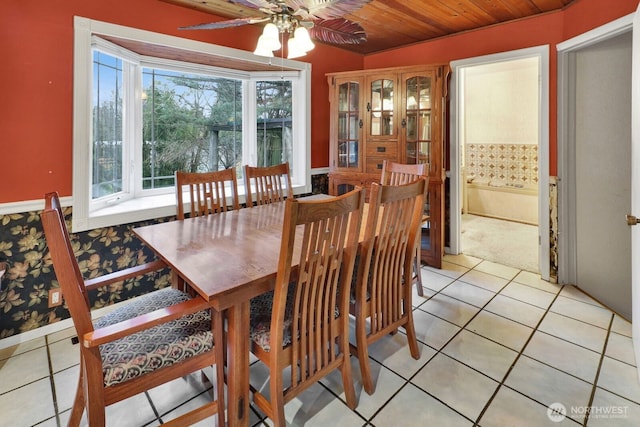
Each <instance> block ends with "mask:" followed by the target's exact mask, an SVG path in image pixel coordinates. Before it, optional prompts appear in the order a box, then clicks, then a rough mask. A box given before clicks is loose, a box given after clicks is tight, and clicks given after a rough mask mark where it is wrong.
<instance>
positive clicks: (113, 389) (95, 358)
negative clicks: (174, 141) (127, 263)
mask: <svg viewBox="0 0 640 427" xmlns="http://www.w3.org/2000/svg"><path fill="white" fill-rule="evenodd" d="M41 218H42V225H43V228H44V232H45V236H46V240H47V245H48V247H49V253H50V255H51V259H52V261H53V268H54V271H55V273H56V277H57V279H58V282H59V284H60V287H61V289H62V295H63V297H64V300H65V302H66V304H67V307H68V308H69V311H70V313H71V318H72V319H73V324H74V326H75V329H76V333H77V334H78V338H79V341H80V344H79V347H80V378H79V380H78V386H77V390H76V396H75V400H74V403H73V408H72V410H71V416H70V419H69V425H70V426H78V425H79V424H80V420H81V419H82V415H83V412H85V411H86V417H87V423H88V424H89V425H90V426H92V427H96V426H104V425H105V407H106V406H108V405H111V404H113V403H116V402H119V401H121V400H124V399H127V398H129V397H131V396H134V395H136V394H139V393H142V392H144V391H146V390H149V389H152V388H154V387H157V386H159V385H161V384H164V383H167V382H169V381H172V380H174V379H177V378H181V377H184V376H186V375H188V374H191V373H193V372H197V371H200V370H202V369H205V368H209V367H211V366H212V365H214V364H215V365H216V376H217V384H216V386H217V390H216V396H217V397H216V399H214V400H213V401H211V402H208V403H207V404H205V405H203V406H200V407H199V408H196V409H194V410H192V411H190V412H188V413H185V414H183V415H181V416H179V417H177V418H174V419H172V420H169V421H168V422H166V423H165V424H164V425H190V424H192V423H194V422H197V421H199V420H202V419H205V418H208V417H211V416H213V415H215V414H217V415H218V423H219V425H224V367H223V353H222V349H221V348H222V346H221V345H214V335H215V337H216V338H218V337H222V336H223V335H222V333H223V331H222V321H221V316H220V315H219V314H218V313H217V312H216V311H215V310H213V309H210V308H209V304H208V302H207V301H205V300H204V299H202V298H200V297H196V298H191V297H190V296H189V295H187V294H185V293H183V292H181V291H179V290H177V289H173V288H164V289H161V290H158V291H153V292H150V293H148V294H145V295H143V296H141V297H137V298H134V299H133V300H131V301H130V302H128V303H126V304H125V305H123V306H121V307H119V308H117V309H115V310H114V311H112V312H110V313H109V314H107V315H105V316H103V317H101V318H99V319H97V320H95V321H92V320H91V311H90V309H91V307H90V304H89V292H90V291H92V290H96V289H98V288H101V287H104V286H107V285H110V284H113V283H117V282H122V281H123V280H125V279H128V278H133V277H137V276H141V275H144V274H147V273H151V272H154V271H158V270H161V269H163V268H164V267H166V265H165V263H164V262H162V261H154V262H149V263H146V264H143V265H140V266H137V267H130V268H127V269H124V270H120V271H118V272H114V273H110V274H106V275H104V276H101V277H96V278H93V279H90V280H84V279H83V277H82V274H81V272H80V268H79V266H78V262H77V260H76V257H75V255H74V252H73V246H72V244H71V240H70V238H69V234H68V231H67V227H66V224H65V220H64V215H63V213H62V209H61V206H60V201H59V198H58V194H57V193H49V194H47V195H46V196H45V208H44V211H43V212H42V214H41ZM212 317H214V319H212ZM212 320H213V322H212ZM212 325H213V327H212ZM221 340H222V339H221ZM217 344H219V343H217ZM216 362H218V363H216Z"/></svg>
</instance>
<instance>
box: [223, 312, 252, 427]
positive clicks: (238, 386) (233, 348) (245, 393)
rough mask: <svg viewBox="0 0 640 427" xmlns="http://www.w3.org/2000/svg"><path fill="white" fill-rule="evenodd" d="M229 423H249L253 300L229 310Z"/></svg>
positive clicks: (240, 424) (232, 424) (231, 424)
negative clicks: (250, 326) (250, 313)
mask: <svg viewBox="0 0 640 427" xmlns="http://www.w3.org/2000/svg"><path fill="white" fill-rule="evenodd" d="M227 393H228V401H227V402H228V404H227V406H228V411H227V419H228V420H229V426H247V425H249V302H248V301H246V302H243V303H241V304H238V305H236V306H233V307H230V308H229V309H227Z"/></svg>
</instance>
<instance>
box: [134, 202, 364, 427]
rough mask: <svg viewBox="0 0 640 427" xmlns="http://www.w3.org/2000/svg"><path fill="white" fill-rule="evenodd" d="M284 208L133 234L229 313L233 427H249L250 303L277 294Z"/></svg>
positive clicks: (252, 210)
mask: <svg viewBox="0 0 640 427" xmlns="http://www.w3.org/2000/svg"><path fill="white" fill-rule="evenodd" d="M284 208H285V203H284V202H279V203H273V204H269V205H262V206H256V207H253V208H245V209H240V210H235V211H228V212H222V213H218V214H215V215H208V216H204V217H197V218H187V219H184V220H180V221H170V222H164V223H158V224H154V225H149V226H144V227H139V228H134V230H133V231H134V233H135V234H136V235H137V236H138V237H139V238H140V239H141V240H142V241H143V242H144V243H145V244H146V245H147V246H149V247H150V248H151V249H152V250H153V251H154V252H155V253H156V254H157V255H158V257H160V258H161V259H162V260H164V261H165V262H166V263H167V264H168V265H169V266H171V268H172V270H173V273H174V274H175V275H177V276H179V277H180V278H181V280H184V281H185V282H186V283H187V284H188V285H189V287H190V288H191V289H193V290H194V291H195V292H197V293H198V294H199V295H200V296H201V297H202V298H204V299H205V300H207V301H209V303H210V305H211V307H212V308H213V309H215V310H219V311H221V312H224V314H225V317H226V319H227V334H226V339H227V340H226V346H227V378H226V380H227V402H228V403H227V405H228V406H227V419H228V423H229V425H231V426H236V425H237V426H246V425H248V422H249V344H250V343H249V307H250V300H251V298H253V297H255V296H257V295H260V294H263V293H265V292H267V291H269V290H271V289H273V288H274V284H275V278H276V273H277V267H278V258H279V255H280V242H281V237H282V226H283V222H284ZM363 224H364V223H363ZM294 250H295V249H294ZM298 251H299V249H298ZM294 259H295V258H294Z"/></svg>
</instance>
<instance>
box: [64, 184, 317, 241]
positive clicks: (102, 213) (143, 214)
mask: <svg viewBox="0 0 640 427" xmlns="http://www.w3.org/2000/svg"><path fill="white" fill-rule="evenodd" d="M308 191H309V190H308V189H307V188H305V186H303V185H300V186H296V185H294V186H293V192H294V194H304V193H307V192H308ZM238 198H239V199H240V204H241V205H242V204H243V203H245V202H246V199H245V195H244V188H243V187H240V188H238ZM175 214H176V195H175V194H174V193H168V194H161V195H156V196H148V197H140V198H137V199H131V200H127V201H125V202H122V203H118V204H115V205H111V206H108V207H105V208H102V209H99V210H96V211H93V212H91V214H90V216H89V218H87V219H86V220H85V221H81V220H79V221H76V220H77V218H75V217H74V216H72V220H73V224H72V231H73V232H79V231H86V230H91V229H95V228H102V227H112V226H117V225H122V224H131V223H135V222H140V221H148V220H152V219H159V218H165V217H170V216H174V215H175Z"/></svg>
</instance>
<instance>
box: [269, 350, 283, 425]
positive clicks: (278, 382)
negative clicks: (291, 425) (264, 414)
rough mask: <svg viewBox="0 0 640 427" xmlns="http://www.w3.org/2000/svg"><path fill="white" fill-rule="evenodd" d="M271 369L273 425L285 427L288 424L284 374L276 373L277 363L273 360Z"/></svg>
mask: <svg viewBox="0 0 640 427" xmlns="http://www.w3.org/2000/svg"><path fill="white" fill-rule="evenodd" d="M271 365H272V366H270V367H269V369H270V370H271V378H270V379H269V383H270V390H269V391H270V394H271V399H270V404H271V414H272V417H271V419H272V421H273V425H274V426H276V427H285V426H286V424H287V422H286V419H285V417H284V384H283V381H282V374H281V373H280V372H274V371H275V369H277V368H275V367H276V366H278V364H277V362H275V361H274V360H273V359H272V362H271Z"/></svg>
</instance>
